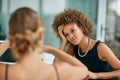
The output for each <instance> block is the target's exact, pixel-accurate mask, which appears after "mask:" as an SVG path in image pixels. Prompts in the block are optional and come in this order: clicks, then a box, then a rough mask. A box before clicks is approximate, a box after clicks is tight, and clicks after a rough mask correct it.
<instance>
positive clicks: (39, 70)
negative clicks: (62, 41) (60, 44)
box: [0, 7, 89, 80]
mask: <svg viewBox="0 0 120 80" xmlns="http://www.w3.org/2000/svg"><path fill="white" fill-rule="evenodd" d="M8 40H9V43H7V44H4V43H3V44H4V45H3V44H1V45H2V47H5V48H7V47H6V45H9V44H10V47H11V49H12V52H13V54H12V55H13V56H14V58H15V59H16V63H15V64H11V65H10V64H9V66H8V75H7V78H8V80H58V79H57V74H56V72H55V68H54V67H53V64H52V65H51V64H46V63H44V62H43V61H42V60H41V59H40V57H39V54H41V53H42V52H47V53H49V54H53V55H54V56H55V57H56V58H57V59H58V60H59V62H55V63H54V65H55V66H56V68H57V71H58V76H59V80H83V79H88V78H87V76H88V73H89V72H88V69H87V68H86V67H85V66H84V65H83V64H82V63H81V62H80V61H78V60H77V59H75V58H73V57H72V56H70V55H68V54H66V53H65V52H63V51H61V50H59V49H56V48H54V47H52V46H49V45H44V44H43V42H44V41H43V40H44V25H43V22H42V20H41V18H40V16H39V15H38V13H37V12H35V11H34V10H32V9H30V8H27V7H23V8H19V9H17V10H16V11H15V12H14V13H13V14H12V15H11V17H10V21H9V34H8ZM1 45H0V46H1ZM1 51H2V52H1V54H3V52H4V51H5V49H2V48H1ZM5 68H6V64H5V63H0V80H5V72H6V69H5ZM76 73H77V74H76Z"/></svg>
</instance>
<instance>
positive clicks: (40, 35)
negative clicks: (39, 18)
mask: <svg viewBox="0 0 120 80" xmlns="http://www.w3.org/2000/svg"><path fill="white" fill-rule="evenodd" d="M43 42H44V33H43V32H41V33H40V34H39V41H38V44H40V45H41V44H43Z"/></svg>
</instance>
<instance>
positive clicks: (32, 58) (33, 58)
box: [18, 48, 42, 66]
mask: <svg viewBox="0 0 120 80" xmlns="http://www.w3.org/2000/svg"><path fill="white" fill-rule="evenodd" d="M40 53H41V51H40V49H38V48H36V49H35V50H34V51H33V52H31V53H25V55H23V56H22V57H21V59H20V60H19V61H18V63H20V64H23V65H27V64H31V63H35V62H36V63H37V62H41V61H42V60H41V58H40V57H39V54H40ZM28 66H29V65H28Z"/></svg>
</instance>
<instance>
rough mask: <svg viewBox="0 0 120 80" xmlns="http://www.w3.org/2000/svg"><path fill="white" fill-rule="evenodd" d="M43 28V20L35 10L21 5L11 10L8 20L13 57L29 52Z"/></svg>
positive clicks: (18, 57) (17, 57) (16, 57)
mask: <svg viewBox="0 0 120 80" xmlns="http://www.w3.org/2000/svg"><path fill="white" fill-rule="evenodd" d="M43 30H44V25H43V22H42V20H41V18H40V16H39V15H38V13H37V12H36V11H34V10H32V9H30V8H27V7H23V8H19V9H17V10H16V11H15V12H13V13H12V15H11V17H10V20H9V40H10V46H11V48H12V51H13V56H14V58H15V59H20V58H21V56H22V55H23V54H24V53H30V52H31V51H32V50H33V49H34V48H35V46H36V45H37V41H38V40H39V34H40V33H41V32H42V31H43Z"/></svg>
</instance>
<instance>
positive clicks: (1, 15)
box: [0, 0, 120, 61]
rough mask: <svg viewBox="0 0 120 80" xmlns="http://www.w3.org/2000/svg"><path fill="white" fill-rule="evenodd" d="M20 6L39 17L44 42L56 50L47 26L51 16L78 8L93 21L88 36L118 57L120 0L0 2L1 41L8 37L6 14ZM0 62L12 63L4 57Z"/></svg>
mask: <svg viewBox="0 0 120 80" xmlns="http://www.w3.org/2000/svg"><path fill="white" fill-rule="evenodd" d="M20 7H30V8H32V9H34V10H36V11H37V12H38V13H39V14H40V16H41V17H42V19H43V21H44V23H45V27H46V31H45V42H44V43H45V44H48V45H52V46H54V47H57V48H59V46H60V40H59V39H58V38H57V36H56V34H55V33H54V32H53V29H52V27H51V26H52V22H53V19H54V17H55V15H56V14H58V13H59V12H61V11H63V10H64V9H68V8H72V9H78V10H80V11H82V12H84V13H85V14H86V15H88V16H89V17H90V18H91V20H92V22H93V25H94V27H93V33H92V34H91V36H90V37H92V38H93V39H96V40H101V41H103V42H105V43H106V44H107V45H108V46H109V47H110V48H111V49H112V50H113V52H114V53H115V55H116V56H117V57H120V9H119V7H120V0H0V40H1V41H3V40H5V39H6V36H7V34H8V20H9V17H10V14H11V13H12V12H13V11H14V10H16V9H17V8H20ZM7 53H9V51H8V52H7ZM8 56H9V55H8ZM2 60H5V61H13V60H11V58H6V57H4V55H3V57H2Z"/></svg>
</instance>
